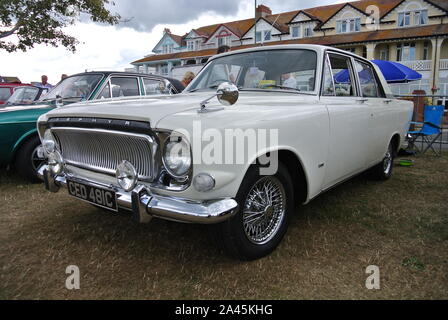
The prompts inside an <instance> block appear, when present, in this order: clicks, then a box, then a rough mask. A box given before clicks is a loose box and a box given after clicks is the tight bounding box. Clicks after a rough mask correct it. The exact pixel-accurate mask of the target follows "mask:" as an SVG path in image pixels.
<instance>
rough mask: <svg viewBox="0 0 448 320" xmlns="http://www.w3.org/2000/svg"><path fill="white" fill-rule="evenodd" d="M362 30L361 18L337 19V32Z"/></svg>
mask: <svg viewBox="0 0 448 320" xmlns="http://www.w3.org/2000/svg"><path fill="white" fill-rule="evenodd" d="M358 31H361V19H360V18H354V19H346V20H338V21H336V32H337V33H348V32H358Z"/></svg>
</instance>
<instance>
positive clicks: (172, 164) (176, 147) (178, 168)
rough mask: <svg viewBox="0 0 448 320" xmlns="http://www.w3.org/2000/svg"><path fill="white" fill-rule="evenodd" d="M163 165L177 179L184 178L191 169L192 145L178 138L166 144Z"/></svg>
mask: <svg viewBox="0 0 448 320" xmlns="http://www.w3.org/2000/svg"><path fill="white" fill-rule="evenodd" d="M163 163H164V165H165V168H166V170H168V173H169V174H170V175H172V176H173V177H175V178H184V177H185V176H186V175H187V173H188V171H189V170H190V167H191V153H190V144H189V143H188V142H187V140H186V139H183V138H180V137H179V138H178V139H177V140H176V141H169V142H167V143H166V144H165V149H164V153H163Z"/></svg>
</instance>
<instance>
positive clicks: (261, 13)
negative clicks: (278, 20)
mask: <svg viewBox="0 0 448 320" xmlns="http://www.w3.org/2000/svg"><path fill="white" fill-rule="evenodd" d="M271 14H272V11H271V9H270V8H269V7H267V6H265V5H262V4H260V5H259V6H258V7H257V8H256V9H255V18H256V19H257V20H258V19H259V18H265V17H266V16H268V15H271Z"/></svg>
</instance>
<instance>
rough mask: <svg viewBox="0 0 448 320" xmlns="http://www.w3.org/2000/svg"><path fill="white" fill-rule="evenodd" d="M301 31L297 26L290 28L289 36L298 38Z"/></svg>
mask: <svg viewBox="0 0 448 320" xmlns="http://www.w3.org/2000/svg"><path fill="white" fill-rule="evenodd" d="M300 31H301V29H300V27H299V26H295V27H291V35H292V37H293V38H300V36H301V35H300V33H301V32H300Z"/></svg>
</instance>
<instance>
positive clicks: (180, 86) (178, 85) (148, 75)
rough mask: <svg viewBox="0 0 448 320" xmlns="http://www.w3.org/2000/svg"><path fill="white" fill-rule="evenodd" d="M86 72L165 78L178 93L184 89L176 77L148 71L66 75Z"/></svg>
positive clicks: (103, 73)
mask: <svg viewBox="0 0 448 320" xmlns="http://www.w3.org/2000/svg"><path fill="white" fill-rule="evenodd" d="M86 74H102V75H104V76H106V77H108V76H110V75H120V76H134V77H135V76H137V77H148V78H156V79H166V80H168V81H169V82H171V84H173V86H174V87H175V88H176V90H177V91H179V93H180V92H182V90H184V89H185V86H184V85H183V84H182V82H181V81H179V80H177V79H174V78H170V77H165V76H160V75H157V74H149V73H138V72H127V71H88V72H81V73H76V74H72V75H70V76H68V78H70V77H74V76H81V75H86Z"/></svg>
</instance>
